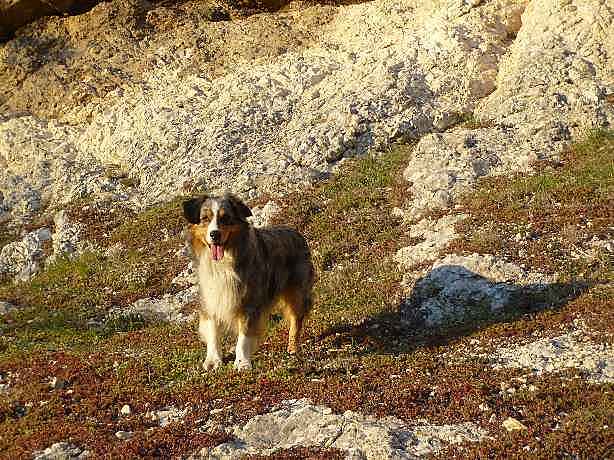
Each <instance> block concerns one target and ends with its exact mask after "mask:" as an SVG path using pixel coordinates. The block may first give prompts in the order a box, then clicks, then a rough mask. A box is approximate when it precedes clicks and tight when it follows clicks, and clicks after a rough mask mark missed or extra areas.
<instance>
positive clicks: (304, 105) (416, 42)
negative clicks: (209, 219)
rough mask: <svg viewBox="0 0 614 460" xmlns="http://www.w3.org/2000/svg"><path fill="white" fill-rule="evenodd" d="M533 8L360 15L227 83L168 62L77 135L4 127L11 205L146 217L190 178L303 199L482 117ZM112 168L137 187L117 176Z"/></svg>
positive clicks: (339, 16)
mask: <svg viewBox="0 0 614 460" xmlns="http://www.w3.org/2000/svg"><path fill="white" fill-rule="evenodd" d="M522 8H523V7H522V5H518V4H517V2H514V1H512V0H509V1H506V0H498V1H496V2H489V3H487V4H485V5H483V6H482V7H480V8H477V9H472V8H470V7H467V6H466V5H463V2H442V3H439V2H422V3H411V2H404V1H390V0H379V1H375V2H367V3H362V4H358V5H352V6H351V7H345V8H339V9H338V10H337V11H336V14H335V15H334V16H333V18H332V20H331V21H327V22H325V23H324V24H323V25H322V26H317V27H318V28H317V30H313V31H312V33H311V36H313V37H314V40H313V42H312V43H310V46H308V47H304V48H302V49H296V50H289V51H288V52H286V53H284V54H282V55H280V56H279V57H278V58H277V59H275V60H266V59H265V60H259V61H255V62H249V61H248V62H244V63H242V64H241V65H238V66H236V68H234V69H233V71H232V72H228V73H226V74H225V75H222V76H220V77H217V78H215V77H213V76H209V75H207V74H205V73H202V72H201V71H200V69H194V68H192V67H191V66H190V65H189V64H188V62H187V61H186V60H185V59H180V58H179V55H178V54H177V53H171V52H168V53H166V54H165V58H164V59H159V60H157V63H154V64H153V68H152V70H151V71H149V72H148V73H145V74H143V75H142V78H140V79H137V80H131V81H129V82H128V81H126V82H123V83H125V84H124V85H123V87H122V88H121V89H118V90H116V91H112V92H111V93H109V94H107V96H106V97H104V98H103V99H98V100H95V101H93V102H92V103H90V104H88V105H87V106H86V107H81V108H78V109H76V110H74V111H73V113H71V114H69V116H68V119H70V120H71V124H70V125H66V124H62V123H59V122H56V121H47V120H39V119H37V118H34V117H31V116H16V117H10V118H8V119H6V120H4V121H1V122H0V158H4V159H5V160H6V163H7V167H6V168H1V169H0V192H2V193H3V195H4V204H3V206H4V207H6V208H7V209H6V210H7V211H8V210H10V211H11V212H12V213H13V214H14V215H16V216H17V215H28V214H30V215H31V214H32V212H34V210H35V209H38V207H40V202H41V200H43V201H45V202H53V203H63V202H66V201H69V200H73V199H75V198H78V197H82V196H86V195H89V194H91V195H93V196H96V197H108V198H112V199H116V200H130V201H131V202H133V203H134V205H135V206H143V205H145V204H149V203H153V202H158V201H162V200H166V199H169V198H171V197H173V196H176V195H178V194H180V193H181V192H182V190H183V185H184V183H186V181H192V182H202V185H203V187H204V188H206V189H207V190H209V191H219V190H222V189H231V190H233V191H235V192H238V193H240V194H242V195H244V196H249V197H253V196H255V195H258V194H261V193H263V192H269V193H272V194H279V193H281V192H284V191H288V190H293V189H298V188H302V187H304V186H305V185H306V184H309V183H311V182H313V181H314V180H317V179H318V178H320V177H323V176H325V175H326V173H327V172H329V171H330V170H331V164H330V163H331V162H335V161H337V160H338V159H340V158H342V157H351V156H355V155H357V154H363V153H365V152H366V151H367V150H369V149H376V150H378V149H379V150H381V149H383V148H384V147H386V146H387V145H389V144H390V143H391V142H392V141H394V140H396V139H398V138H400V137H404V138H410V139H411V138H414V139H415V138H418V137H420V136H422V135H423V134H425V133H428V132H430V131H432V130H443V129H446V128H448V127H449V126H450V125H451V124H453V123H455V122H456V120H457V119H458V114H466V113H469V112H471V110H472V109H473V107H474V106H475V105H476V104H477V103H478V101H479V99H481V98H483V97H484V96H486V95H487V94H489V93H490V92H491V91H493V89H494V88H495V80H496V76H497V63H498V61H499V59H500V57H501V56H503V55H504V53H505V52H506V50H507V48H508V46H509V43H510V41H509V39H508V34H509V30H508V29H509V28H510V27H512V28H513V26H511V25H510V24H516V23H519V20H518V18H519V15H520V13H521V11H522ZM212 27H213V26H212ZM220 27H222V26H220ZM163 54H164V53H163ZM152 62H154V61H152ZM118 78H119V77H118ZM107 164H117V165H119V166H120V167H121V169H122V171H124V172H125V173H126V174H127V175H129V176H130V177H134V178H136V179H138V185H136V186H134V187H127V186H124V185H122V184H121V182H120V181H119V180H118V178H116V177H106V176H105V165H107Z"/></svg>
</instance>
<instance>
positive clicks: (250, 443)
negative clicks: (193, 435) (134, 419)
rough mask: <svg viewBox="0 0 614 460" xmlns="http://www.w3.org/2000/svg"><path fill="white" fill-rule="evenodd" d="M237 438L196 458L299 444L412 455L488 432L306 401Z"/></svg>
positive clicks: (361, 454)
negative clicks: (338, 409)
mask: <svg viewBox="0 0 614 460" xmlns="http://www.w3.org/2000/svg"><path fill="white" fill-rule="evenodd" d="M232 434H233V435H234V436H235V437H236V439H235V440H234V441H232V442H228V443H224V444H221V445H219V446H217V447H215V448H213V449H210V450H209V451H208V452H206V453H205V455H204V456H202V457H200V456H195V458H210V459H213V458H227V459H234V458H241V457H243V456H244V455H249V454H255V455H270V454H272V453H274V452H275V451H277V450H280V449H290V448H293V447H300V446H304V447H312V446H317V447H323V448H336V449H341V450H344V451H347V452H348V453H350V454H351V455H352V456H353V457H352V458H366V459H385V458H395V459H403V458H405V459H410V458H415V457H416V456H421V455H427V454H429V453H433V452H436V451H438V450H439V449H441V448H443V447H445V446H446V445H447V444H449V443H460V442H466V441H471V442H477V441H479V440H480V439H481V438H482V437H483V436H485V434H486V432H485V431H484V430H482V429H481V428H479V427H478V426H476V425H474V424H473V423H463V424H459V425H441V426H438V425H408V424H405V423H404V422H402V421H400V420H397V419H394V418H383V419H376V418H375V417H368V416H363V415H360V414H357V413H355V412H351V411H347V412H344V413H343V414H339V415H338V414H334V413H333V412H332V410H331V409H330V408H327V407H323V406H314V405H312V404H311V403H310V402H309V401H308V400H306V399H300V400H290V401H284V402H282V403H281V405H280V406H279V407H277V408H276V409H274V410H273V411H272V412H269V413H267V414H264V415H259V416H256V417H254V418H252V419H250V420H249V421H248V422H247V423H246V424H245V425H243V426H237V427H235V428H234V429H233V431H232Z"/></svg>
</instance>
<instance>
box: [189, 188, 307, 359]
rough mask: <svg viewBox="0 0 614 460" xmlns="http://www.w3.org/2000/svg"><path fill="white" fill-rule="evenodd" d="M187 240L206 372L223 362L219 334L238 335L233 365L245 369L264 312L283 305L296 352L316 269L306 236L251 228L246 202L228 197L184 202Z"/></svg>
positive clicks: (277, 229) (260, 330)
mask: <svg viewBox="0 0 614 460" xmlns="http://www.w3.org/2000/svg"><path fill="white" fill-rule="evenodd" d="M183 214H184V217H185V219H186V220H187V221H188V228H187V232H186V236H187V243H188V246H189V247H190V248H191V251H192V257H193V260H194V267H195V270H196V272H197V276H198V284H199V290H200V298H201V302H200V308H199V312H198V313H199V315H198V316H199V324H198V333H199V336H200V339H201V341H203V342H205V343H206V345H207V355H206V358H205V362H204V367H205V369H206V370H210V369H217V368H218V367H219V366H220V365H221V364H222V357H221V354H220V344H219V341H220V333H221V332H222V331H223V329H230V330H234V332H235V333H236V334H237V344H236V354H235V361H234V367H235V369H237V370H247V369H251V367H252V363H251V359H252V356H253V354H254V353H255V352H256V350H257V348H258V344H259V341H260V339H261V338H262V336H263V334H264V331H265V328H266V323H267V320H268V317H269V314H270V313H271V311H272V310H273V308H274V307H275V306H276V305H277V304H278V303H281V304H282V305H283V308H282V312H283V314H284V317H285V319H286V320H287V321H288V323H289V325H290V331H289V337H288V352H289V353H291V354H294V353H296V352H297V350H298V347H299V340H300V335H301V331H302V328H303V323H304V320H305V318H306V316H307V314H308V313H309V311H310V309H311V306H312V303H313V302H312V288H313V283H314V268H313V263H312V260H311V252H310V250H309V246H308V245H307V241H306V240H305V238H304V237H303V236H302V235H301V234H300V233H298V232H297V231H295V230H293V229H291V228H287V227H266V228H255V227H253V226H252V225H251V224H250V223H249V222H248V220H247V218H248V217H250V216H251V215H252V212H251V210H250V209H249V207H247V205H245V203H243V202H242V201H241V200H240V199H239V198H237V197H236V196H235V195H232V194H229V193H227V194H225V195H223V196H206V195H205V196H200V197H196V198H192V199H189V200H187V201H184V202H183Z"/></svg>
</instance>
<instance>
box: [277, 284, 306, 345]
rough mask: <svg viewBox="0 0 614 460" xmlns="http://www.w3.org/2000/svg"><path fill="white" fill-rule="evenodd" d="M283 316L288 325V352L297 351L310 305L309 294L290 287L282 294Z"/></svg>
mask: <svg viewBox="0 0 614 460" xmlns="http://www.w3.org/2000/svg"><path fill="white" fill-rule="evenodd" d="M283 300H284V303H285V305H284V309H283V313H284V317H285V318H286V320H287V321H288V323H289V325H290V330H289V332H288V353H290V354H295V353H297V352H298V347H299V345H300V339H301V332H302V330H303V322H304V320H305V316H306V315H307V313H308V311H309V308H310V307H311V295H310V294H309V293H307V294H306V293H304V292H301V291H300V290H298V289H294V288H290V289H288V290H287V291H286V292H284V294H283Z"/></svg>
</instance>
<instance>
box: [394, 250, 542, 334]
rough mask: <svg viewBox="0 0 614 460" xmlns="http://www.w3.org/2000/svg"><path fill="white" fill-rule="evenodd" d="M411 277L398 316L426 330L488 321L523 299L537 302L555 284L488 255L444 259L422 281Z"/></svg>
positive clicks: (539, 275)
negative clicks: (467, 321) (477, 318)
mask: <svg viewBox="0 0 614 460" xmlns="http://www.w3.org/2000/svg"><path fill="white" fill-rule="evenodd" d="M413 276H414V277H415V278H412V277H408V278H407V279H406V280H405V282H406V283H407V285H408V290H410V291H411V294H410V296H409V297H408V298H407V299H406V300H405V301H404V302H403V305H402V307H401V312H402V314H403V315H404V316H405V318H406V319H408V320H410V321H411V322H412V323H415V324H424V325H426V326H433V325H440V324H446V323H450V322H454V321H462V320H468V319H471V318H475V317H484V318H485V317H488V316H489V315H490V314H491V313H493V312H496V311H499V310H502V309H503V308H505V307H509V306H513V305H518V304H519V303H520V300H521V298H522V297H523V296H524V297H527V296H531V295H533V296H536V295H537V294H538V293H540V292H543V291H545V290H546V289H547V288H548V283H549V282H552V281H553V280H552V278H551V277H549V276H546V275H543V274H541V273H532V272H529V271H527V270H526V269H523V268H521V267H519V266H517V265H514V264H511V263H508V262H504V261H502V260H499V259H497V258H496V257H494V256H492V255H489V254H487V255H481V254H472V255H470V256H457V255H447V256H445V257H443V258H442V259H440V260H438V261H436V262H435V263H434V264H433V265H432V266H431V267H430V269H428V270H427V271H426V274H425V275H424V276H422V277H419V275H418V274H414V275H413Z"/></svg>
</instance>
